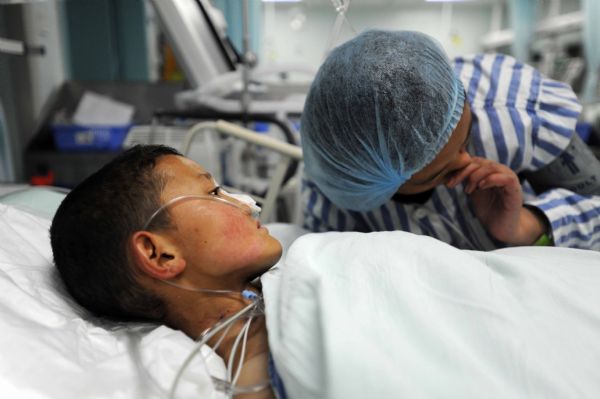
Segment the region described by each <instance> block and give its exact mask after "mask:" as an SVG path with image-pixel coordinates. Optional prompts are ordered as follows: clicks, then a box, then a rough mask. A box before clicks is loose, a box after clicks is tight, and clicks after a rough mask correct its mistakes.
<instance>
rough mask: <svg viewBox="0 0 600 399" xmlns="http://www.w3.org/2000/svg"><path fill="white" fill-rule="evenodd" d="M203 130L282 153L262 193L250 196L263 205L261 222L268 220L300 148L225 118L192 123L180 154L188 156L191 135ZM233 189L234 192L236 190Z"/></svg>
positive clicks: (300, 153) (300, 150)
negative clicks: (263, 194)
mask: <svg viewBox="0 0 600 399" xmlns="http://www.w3.org/2000/svg"><path fill="white" fill-rule="evenodd" d="M206 131H217V132H219V133H222V134H225V135H228V136H231V137H235V138H237V139H240V140H243V141H246V142H248V143H251V144H255V145H258V146H261V147H265V148H267V149H270V150H273V151H275V152H277V153H279V154H281V155H282V157H281V160H280V161H279V163H278V164H277V166H276V167H275V171H274V173H273V176H272V177H271V178H270V179H269V186H268V188H267V191H266V194H265V196H264V197H263V196H258V195H253V198H254V199H255V200H256V202H258V203H260V205H261V207H262V212H261V214H260V220H261V222H269V221H271V220H270V218H271V215H272V213H273V211H274V209H275V203H276V200H277V197H278V196H279V194H280V192H281V190H282V188H283V184H284V179H285V174H286V171H287V170H288V168H289V166H290V164H291V163H292V162H294V161H302V149H301V148H300V147H299V146H297V145H293V144H289V143H285V142H283V141H279V140H276V139H274V138H272V137H268V136H265V135H263V134H259V133H256V132H254V131H252V130H249V129H246V128H244V127H241V126H238V125H236V124H234V123H230V122H226V121H224V120H217V121H214V122H199V123H197V124H195V125H193V126H192V127H191V128H190V129H189V130H188V131H187V133H186V135H185V138H184V140H183V146H182V153H183V155H185V156H187V155H188V153H189V151H190V147H191V145H192V142H193V141H194V138H195V137H196V136H197V135H198V134H201V133H204V132H206ZM227 189H229V190H232V188H230V187H227ZM233 190H234V191H235V189H233Z"/></svg>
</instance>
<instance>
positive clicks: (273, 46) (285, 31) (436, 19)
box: [260, 2, 492, 68]
mask: <svg viewBox="0 0 600 399" xmlns="http://www.w3.org/2000/svg"><path fill="white" fill-rule="evenodd" d="M328 3H329V2H324V5H323V6H312V7H311V6H307V5H304V4H303V3H293V4H285V3H265V5H264V7H265V18H264V20H263V21H264V27H263V28H264V32H263V33H264V34H263V37H264V43H263V47H262V54H260V62H261V64H269V63H287V62H297V63H307V64H309V65H311V66H313V67H315V68H316V67H318V66H319V65H320V63H321V61H322V59H323V55H324V53H325V51H326V49H327V47H328V42H329V40H330V36H331V31H332V29H333V26H334V21H335V19H336V16H337V14H336V13H335V11H334V10H333V7H331V6H329V5H328ZM491 9H492V6H491V5H490V4H451V3H422V4H415V5H403V6H389V5H388V6H358V7H354V8H353V7H352V4H351V5H350V9H349V10H348V15H347V16H348V20H349V21H350V23H351V24H352V26H353V27H354V28H355V29H356V31H358V32H361V31H363V30H365V29H370V28H380V29H397V30H400V29H403V30H419V31H422V32H425V33H427V34H430V35H432V36H433V37H435V38H436V39H437V40H439V41H440V42H441V43H442V45H443V46H444V48H445V49H446V51H447V52H448V55H449V56H450V57H453V56H456V55H461V54H466V53H473V52H477V51H480V50H481V47H480V45H479V41H480V39H481V38H482V37H483V36H484V35H485V34H486V33H487V32H488V30H489V28H490V19H491ZM353 36H354V33H353V32H352V31H351V29H350V28H349V27H348V25H344V26H343V28H342V30H341V34H340V36H339V38H338V40H337V42H336V44H339V43H341V42H343V41H345V40H348V39H350V38H351V37H353Z"/></svg>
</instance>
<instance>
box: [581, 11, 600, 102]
mask: <svg viewBox="0 0 600 399" xmlns="http://www.w3.org/2000/svg"><path fill="white" fill-rule="evenodd" d="M582 6H583V18H584V20H583V46H584V50H585V59H586V70H587V73H586V81H585V86H584V88H583V100H585V101H594V100H596V99H597V98H598V74H599V73H600V24H599V21H598V17H599V16H600V1H598V0H583V1H582Z"/></svg>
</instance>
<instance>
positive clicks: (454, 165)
mask: <svg viewBox="0 0 600 399" xmlns="http://www.w3.org/2000/svg"><path fill="white" fill-rule="evenodd" d="M472 120H473V117H472V115H471V108H470V107H469V104H468V103H467V102H466V101H465V106H464V109H463V113H462V116H461V118H460V120H459V121H458V124H457V125H456V128H455V129H454V131H453V132H452V135H451V136H450V138H449V139H448V142H447V143H446V145H445V146H444V148H442V150H441V151H440V153H439V154H438V155H437V157H435V158H434V160H433V161H431V163H430V164H429V165H427V166H425V167H424V168H423V169H421V170H420V171H419V172H417V173H415V174H414V175H412V177H411V178H410V179H408V180H407V181H406V183H404V184H403V185H402V186H400V188H399V189H398V193H400V194H418V193H422V192H425V191H429V190H431V189H432V188H434V187H436V186H438V185H440V184H445V183H447V182H448V181H449V180H450V179H451V178H452V176H454V175H455V174H456V173H458V172H460V171H461V170H463V169H464V168H466V167H467V166H468V165H469V164H470V163H471V155H469V153H468V151H467V146H468V145H469V139H470V134H471V124H472Z"/></svg>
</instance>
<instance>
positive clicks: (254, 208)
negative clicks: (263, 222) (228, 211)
mask: <svg viewBox="0 0 600 399" xmlns="http://www.w3.org/2000/svg"><path fill="white" fill-rule="evenodd" d="M226 194H227V195H228V196H230V197H231V198H235V199H236V200H238V201H239V202H241V203H242V204H244V205H246V206H247V207H248V208H250V211H251V212H252V217H253V218H255V219H258V217H259V216H260V211H261V208H260V206H258V205H257V204H256V201H255V200H254V198H252V197H251V196H249V195H247V194H232V193H229V192H228V193H226Z"/></svg>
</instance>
